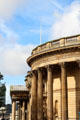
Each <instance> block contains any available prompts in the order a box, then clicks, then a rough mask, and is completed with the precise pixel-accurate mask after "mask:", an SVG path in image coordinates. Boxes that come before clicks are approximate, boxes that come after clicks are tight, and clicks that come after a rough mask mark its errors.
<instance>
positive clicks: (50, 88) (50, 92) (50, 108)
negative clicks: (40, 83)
mask: <svg viewBox="0 0 80 120" xmlns="http://www.w3.org/2000/svg"><path fill="white" fill-rule="evenodd" d="M47 82H48V83H47V88H48V91H47V118H48V120H53V78H52V68H51V67H50V66H48V68H47Z"/></svg>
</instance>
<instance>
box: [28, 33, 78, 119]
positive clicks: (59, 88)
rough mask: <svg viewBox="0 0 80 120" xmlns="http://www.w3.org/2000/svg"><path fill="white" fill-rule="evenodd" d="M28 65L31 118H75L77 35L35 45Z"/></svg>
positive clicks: (76, 117) (76, 101) (76, 106)
mask: <svg viewBox="0 0 80 120" xmlns="http://www.w3.org/2000/svg"><path fill="white" fill-rule="evenodd" d="M27 63H28V64H29V66H30V67H31V72H30V74H32V76H31V81H32V85H31V103H30V107H31V120H77V119H79V112H80V35H77V36H71V37H65V38H61V39H58V40H54V41H50V42H47V43H45V44H42V45H40V46H38V47H36V48H35V49H34V50H33V51H32V55H31V56H30V57H29V58H28V59H27Z"/></svg>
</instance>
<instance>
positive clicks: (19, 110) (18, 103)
mask: <svg viewBox="0 0 80 120" xmlns="http://www.w3.org/2000/svg"><path fill="white" fill-rule="evenodd" d="M18 120H20V103H18Z"/></svg>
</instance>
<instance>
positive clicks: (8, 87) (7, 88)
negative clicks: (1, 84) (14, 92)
mask: <svg viewBox="0 0 80 120" xmlns="http://www.w3.org/2000/svg"><path fill="white" fill-rule="evenodd" d="M10 103H11V98H10V85H6V104H10Z"/></svg>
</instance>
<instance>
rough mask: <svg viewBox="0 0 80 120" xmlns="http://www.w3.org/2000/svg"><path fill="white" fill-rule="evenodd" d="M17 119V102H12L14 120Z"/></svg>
mask: <svg viewBox="0 0 80 120" xmlns="http://www.w3.org/2000/svg"><path fill="white" fill-rule="evenodd" d="M15 117H16V101H14V100H12V120H15Z"/></svg>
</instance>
